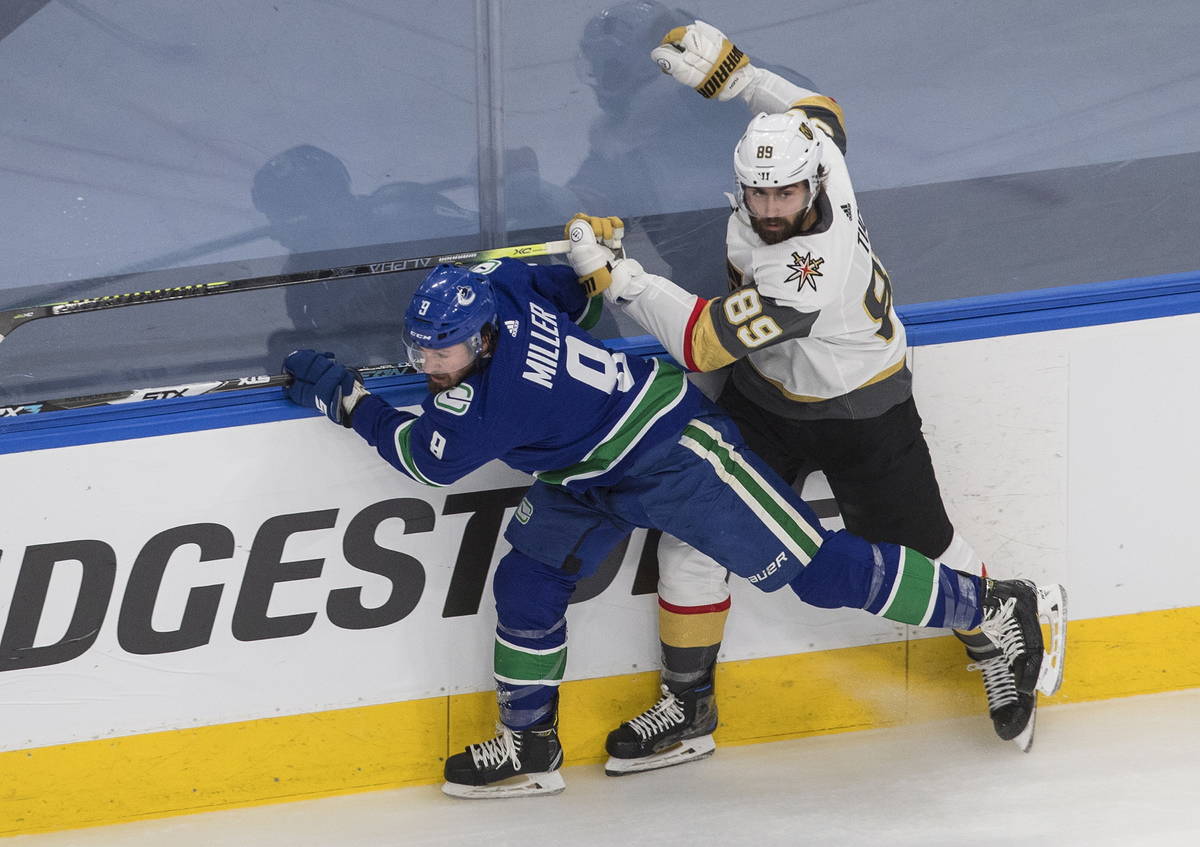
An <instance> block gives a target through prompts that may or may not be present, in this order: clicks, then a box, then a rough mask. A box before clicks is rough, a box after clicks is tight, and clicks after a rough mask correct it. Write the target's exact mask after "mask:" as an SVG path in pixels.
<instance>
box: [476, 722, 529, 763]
mask: <svg viewBox="0 0 1200 847" xmlns="http://www.w3.org/2000/svg"><path fill="white" fill-rule="evenodd" d="M496 732H497V733H498V734H497V736H496V737H495V738H493V739H491V740H489V741H484V742H483V743H482V744H472V745H471V759H472V760H473V761H474V762H475V767H477V768H496V767H499V766H500V765H502V764H504V763H505V762H507V761H510V760H511V761H512V764H513V769H514V770H518V771H519V770H520V769H521V760H520V759H519V758H518V757H517V756H518V753H519V752H520V748H521V739H520V738H518V737H517V734H516V733H514V732H513V731H512V730H511V729H509V728H508V727H507V726H505V725H504V724H502V723H498V724H496Z"/></svg>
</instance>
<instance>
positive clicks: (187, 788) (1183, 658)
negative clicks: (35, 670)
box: [0, 607, 1200, 835]
mask: <svg viewBox="0 0 1200 847" xmlns="http://www.w3.org/2000/svg"><path fill="white" fill-rule="evenodd" d="M1067 638H1068V644H1067V662H1066V678H1065V680H1064V682H1063V687H1062V690H1061V691H1059V693H1058V694H1057V695H1056V696H1054V697H1053V698H1049V699H1046V698H1043V700H1042V703H1043V704H1054V703H1077V702H1083V701H1088V700H1101V699H1107V698H1111V697H1125V696H1130V695H1135V694H1152V693H1157V692H1162V691H1171V690H1177V689H1181V688H1195V687H1200V662H1197V661H1196V659H1195V658H1194V657H1196V656H1198V655H1200V607H1189V608H1183V609H1169V610H1165V611H1157V612H1144V613H1141V614H1134V615H1119V616H1114V617H1107V618H1092V619H1089V620H1081V621H1073V622H1071V624H1070V625H1069V627H1068V634H1067ZM965 664H966V658H965V656H964V654H963V649H962V645H961V644H959V642H958V641H957V639H955V638H953V637H941V638H926V639H912V640H910V641H907V642H904V641H899V642H893V643H889V644H873V645H869V646H865V647H849V648H845V649H841V650H827V651H822V652H816V653H799V654H795V655H791V656H778V657H772V658H766V659H750V660H745V661H739V662H727V663H724V664H721V665H719V666H718V671H717V678H718V679H717V691H718V692H719V693H718V696H719V697H720V707H721V725H720V727H719V728H718V730H717V741H718V742H719V743H720V744H723V745H736V744H753V743H757V742H761V741H775V740H779V739H783V738H796V737H801V736H808V735H820V734H827V733H834V732H847V731H852V730H859V729H875V728H879V727H884V726H893V725H896V724H902V723H913V722H919V721H929V720H938V719H946V718H951V717H961V716H964V715H973V714H977V715H979V716H980V726H979V732H980V733H981V736H983V737H990V736H991V733H992V730H991V725H990V723H989V722H988V721H987V720H986V717H985V714H986V704H985V702H984V696H983V691H982V688H981V686H980V682H979V677H978V675H976V674H968V673H966V672H965V671H964V670H963V668H964V666H965ZM797 679H803V680H804V681H805V683H804V685H794V684H793V681H794V680H797ZM657 697H658V674H657V673H640V674H632V675H625V676H617V677H608V678H602V679H588V680H577V681H571V682H565V683H563V685H562V688H561V698H562V709H563V715H564V716H565V719H564V720H563V722H562V734H563V745H564V748H565V753H566V759H567V761H568V762H569V763H570V764H574V765H584V764H594V763H598V762H602V761H604V758H605V754H604V738H605V735H606V734H607V733H608V731H609V730H611V729H612V728H613V727H615V726H616V725H617V723H619V722H620V721H621V720H623V719H625V718H627V717H629V716H631V715H633V714H636V713H637V712H639V711H641V710H643V709H645V708H646V707H647V706H648V705H650V704H651V703H653V702H654V701H655V699H657ZM495 716H496V704H495V695H494V693H493V692H491V691H484V692H478V693H473V694H458V695H453V696H450V697H435V698H430V699H427V700H413V701H409V702H404V703H392V704H386V705H380V706H363V707H359V708H353V709H340V710H336V711H329V712H319V713H316V714H309V715H295V716H289V717H279V718H264V719H261V720H255V721H245V722H242V723H233V724H221V725H218V726H206V727H195V728H191V729H181V730H175V731H172V732H156V733H148V734H145V735H133V736H126V737H121V738H110V739H103V740H99V741H85V742H80V743H77V744H68V745H60V746H54V747H39V748H34V749H30V750H15V751H11V752H5V753H0V773H3V774H4V781H3V787H0V835H18V834H25V833H33V832H46V831H51V830H59V829H71V828H75V827H82V826H91V825H97V824H110V823H118V822H125V821H133V820H140V819H144V818H160V817H167V816H170V815H179V814H186V813H189V812H197V811H211V810H214V809H228V808H235V807H240V806H253V805H259V804H263V803H272V802H280V801H286V800H302V799H310V798H313V797H322V796H330V795H334V794H348V793H352V792H358V791H369V790H373V789H383V788H396V787H400V786H405V785H417V784H431V783H438V782H440V781H441V769H442V765H443V762H444V760H445V757H446V755H447V753H448V752H457V751H459V750H461V749H463V748H464V747H465V746H466V745H467V744H470V743H474V742H478V741H480V740H481V739H485V738H490V737H491V736H492V735H493V723H494V721H495ZM996 743H1000V742H998V741H997V742H996ZM430 790H433V789H430Z"/></svg>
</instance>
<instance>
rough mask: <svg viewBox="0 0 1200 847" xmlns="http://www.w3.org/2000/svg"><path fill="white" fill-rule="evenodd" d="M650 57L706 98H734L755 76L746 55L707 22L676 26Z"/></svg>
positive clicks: (663, 69)
mask: <svg viewBox="0 0 1200 847" xmlns="http://www.w3.org/2000/svg"><path fill="white" fill-rule="evenodd" d="M650 58H651V59H653V60H654V61H655V62H656V63H657V64H658V67H659V68H660V69H661V70H662V72H663V73H665V74H670V75H671V76H673V77H675V79H677V80H678V81H679V82H682V83H683V84H684V85H690V86H691V87H692V88H694V89H696V91H698V92H699V93H700V96H702V97H715V98H716V99H718V100H730V99H732V98H734V97H736V96H737V95H738V94H740V93H741V91H742V89H743V88H745V87H746V85H747V84H749V83H750V81H751V80H752V79H753V74H752V73H751V71H752V69H753V66H752V65H751V64H750V59H749V58H748V57H747V56H746V54H745V53H743V52H742V51H741V50H739V49H738V48H737V45H735V44H734V43H733V42H732V41H730V40H729V39H728V38H726V37H725V34H724V33H723V32H721V30H719V29H717V28H716V27H715V26H713V25H712V24H706V23H705V22H704V21H696V22H695V23H691V24H688V25H687V26H677V27H675V29H673V30H671V31H670V32H668V33H667V34H666V35H664V36H663V40H662V43H661V44H660V45H659V46H657V47H655V48H654V49H653V50H651V51H650Z"/></svg>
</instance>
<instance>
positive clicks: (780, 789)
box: [6, 689, 1200, 847]
mask: <svg viewBox="0 0 1200 847" xmlns="http://www.w3.org/2000/svg"><path fill="white" fill-rule="evenodd" d="M1198 713H1200V689H1197V690H1190V691H1180V692H1173V693H1166V694H1156V695H1148V696H1143V697H1133V698H1126V699H1120V700H1108V701H1102V702H1096V703H1082V704H1075V705H1064V706H1056V707H1051V708H1044V709H1042V711H1041V713H1040V715H1039V726H1038V735H1037V741H1036V744H1035V745H1034V749H1033V751H1032V752H1031V753H1029V754H1028V755H1023V754H1021V753H1020V752H1019V751H1018V750H1017V749H1016V748H1015V747H1013V746H1011V745H1008V744H1004V743H1002V742H999V741H997V740H996V739H995V738H994V737H991V732H990V728H989V727H988V725H987V723H986V719H985V718H983V717H982V716H975V717H971V718H964V719H957V720H951V721H942V722H938V723H931V724H923V725H915V726H905V727H899V728H892V729H883V730H874V731H869V732H857V733H848V734H842V735H827V736H819V737H814V738H807V739H800V740H795V741H782V742H775V743H769V744H758V745H753V746H747V747H728V748H719V749H718V750H717V753H716V755H715V756H714V757H713V758H711V759H708V760H706V761H701V762H696V763H691V764H688V765H683V766H681V767H676V768H671V769H668V770H662V771H657V772H653V773H646V774H638V775H633V776H627V777H621V778H617V779H614V778H610V777H605V776H604V773H603V770H602V768H601V767H600V766H599V765H583V766H579V767H572V768H567V769H566V770H565V771H564V776H565V777H566V782H567V789H566V791H565V792H564V793H562V794H559V795H557V796H549V797H530V798H521V799H517V800H490V801H481V800H476V801H466V800H453V799H451V798H448V797H445V796H443V795H442V794H441V792H440V791H439V790H438V788H437V787H436V786H432V785H428V786H419V787H415V788H405V789H399V790H392V791H377V792H371V793H366V794H357V795H351V796H345V797H333V798H328V799H323V800H310V801H305V802H297V803H285V804H278V805H271V806H260V807H255V808H249V809H237V810H232V811H226V812H210V813H205V814H197V815H191V816H187V817H177V818H168V819H163V820H157V821H142V822H138V823H133V824H124V825H119V826H108V827H99V828H94V829H85V830H75V831H71V832H61V833H52V834H47V835H31V836H21V837H17V838H14V839H12V840H11V841H8V842H6V844H10V845H12V847H65V846H66V845H70V846H71V847H116V846H117V845H120V847H149V845H154V847H159V845H171V847H220V846H221V845H255V847H276V845H278V846H279V847H282V846H283V845H287V847H325V846H326V845H338V847H384V845H405V847H416V845H435V844H436V845H470V847H474V845H479V847H503V846H504V845H514V847H540V845H546V844H552V843H560V844H567V845H621V847H632V846H633V845H642V844H645V845H655V847H657V845H671V844H680V845H699V844H721V845H737V844H755V845H773V844H789V845H791V844H804V845H822V847H824V845H877V844H886V845H888V847H903V845H920V847H939V845H963V846H964V847H984V845H1030V847H1042V845H1053V847H1070V845H1088V846H1089V847H1102V846H1103V845H1121V847H1135V845H1155V847H1170V845H1196V844H1200V813H1198V811H1197V809H1196V802H1197V799H1200V733H1197V732H1196V731H1195V715H1197V714H1198Z"/></svg>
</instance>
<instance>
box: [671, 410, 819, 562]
mask: <svg viewBox="0 0 1200 847" xmlns="http://www.w3.org/2000/svg"><path fill="white" fill-rule="evenodd" d="M680 444H682V445H683V446H685V447H687V448H688V449H690V450H692V452H694V453H696V454H697V455H698V456H700V457H701V458H703V459H705V460H706V461H707V462H708V463H709V464H710V465H712V466H713V468H714V469H715V470H716V471H717V475H718V476H720V477H721V479H723V480H724V481H725V482H726V483H727V484H729V486H730V487H731V488H732V489H733V490H734V491H735V492H736V493H737V494H738V496H739V497H740V498H741V499H742V501H743V502H745V503H746V505H747V506H749V507H750V509H751V510H752V511H753V512H754V513H755V514H756V515H758V516H759V518H760V519H762V521H763V523H764V524H765V525H766V526H767V527H768V528H769V529H770V530H771V532H772V533H773V534H774V535H775V537H777V538H778V539H779V540H780V541H782V542H783V543H784V545H785V546H786V547H788V548H789V549H791V551H792V552H793V553H794V554H795V555H796V556H797V558H798V559H799V560H800V562H801V563H803V564H808V563H809V562H810V561H811V560H812V557H813V556H814V555H816V552H817V550H818V548H819V547H820V546H821V541H820V538H821V536H820V533H819V532H817V531H816V530H815V529H814V528H813V527H812V526H811V525H810V524H809V523H808V522H807V521H806V520H804V518H803V517H802V516H801V515H800V514H799V513H798V512H796V511H795V510H794V509H792V508H791V507H790V506H789V505H788V504H787V503H785V502H781V501H780V500H779V499H778V498H777V497H776V495H775V492H774V490H773V489H772V488H771V487H770V486H769V485H767V484H766V482H765V480H763V479H762V477H761V476H760V475H759V474H758V473H757V472H756V471H755V470H754V468H752V467H750V466H749V465H747V464H746V463H745V461H744V460H743V459H742V457H741V456H739V455H738V454H737V452H736V451H734V450H732V449H731V448H730V445H729V444H727V443H726V442H725V441H724V440H723V439H721V438H720V433H718V432H717V431H716V430H713V429H712V428H711V427H708V426H707V425H705V424H702V423H700V422H699V421H692V422H691V423H689V424H688V425H687V426H686V427H685V428H684V430H683V437H682V438H680Z"/></svg>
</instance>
